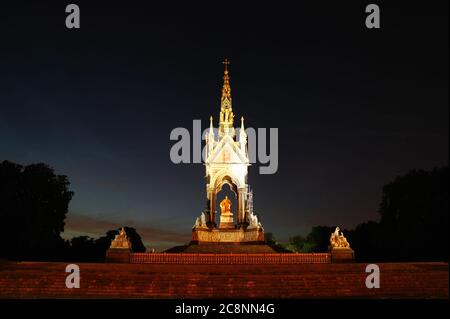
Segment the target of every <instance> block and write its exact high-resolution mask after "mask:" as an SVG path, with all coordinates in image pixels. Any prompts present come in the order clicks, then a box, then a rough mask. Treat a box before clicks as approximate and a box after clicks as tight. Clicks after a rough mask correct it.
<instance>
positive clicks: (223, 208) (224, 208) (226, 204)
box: [220, 196, 231, 214]
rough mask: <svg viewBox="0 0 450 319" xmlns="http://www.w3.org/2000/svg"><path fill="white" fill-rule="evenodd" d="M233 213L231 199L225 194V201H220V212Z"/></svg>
mask: <svg viewBox="0 0 450 319" xmlns="http://www.w3.org/2000/svg"><path fill="white" fill-rule="evenodd" d="M224 213H225V214H226V213H228V214H231V200H229V199H228V196H225V198H224V199H223V201H221V202H220V214H224Z"/></svg>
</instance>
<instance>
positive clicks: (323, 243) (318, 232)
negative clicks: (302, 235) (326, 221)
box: [306, 226, 336, 253]
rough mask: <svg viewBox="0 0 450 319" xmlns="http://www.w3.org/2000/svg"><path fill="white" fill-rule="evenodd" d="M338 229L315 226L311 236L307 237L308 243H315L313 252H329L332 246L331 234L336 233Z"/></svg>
mask: <svg viewBox="0 0 450 319" xmlns="http://www.w3.org/2000/svg"><path fill="white" fill-rule="evenodd" d="M335 228H336V227H329V226H315V227H313V228H312V230H311V232H310V233H309V235H308V236H307V237H306V241H307V242H309V243H313V244H314V246H313V247H312V251H313V252H316V253H317V252H318V253H321V252H326V251H328V246H329V245H330V234H331V233H332V232H334V229H335Z"/></svg>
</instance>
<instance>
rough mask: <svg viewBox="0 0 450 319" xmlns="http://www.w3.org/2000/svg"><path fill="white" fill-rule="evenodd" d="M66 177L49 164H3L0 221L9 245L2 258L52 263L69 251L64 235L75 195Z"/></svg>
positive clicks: (0, 187)
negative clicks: (47, 260)
mask: <svg viewBox="0 0 450 319" xmlns="http://www.w3.org/2000/svg"><path fill="white" fill-rule="evenodd" d="M69 185H70V183H69V181H68V179H67V177H66V176H64V175H56V174H55V172H54V170H53V169H52V168H50V167H49V166H47V165H45V164H32V165H28V166H22V165H18V164H15V163H12V162H9V161H3V162H2V163H0V220H1V221H2V225H3V227H2V232H3V238H8V244H7V245H4V246H3V247H2V249H1V250H0V256H2V257H7V258H11V259H52V258H54V257H55V256H60V255H61V253H62V252H63V251H64V249H65V248H66V247H67V245H66V243H65V242H64V240H63V239H62V238H61V236H60V233H61V232H63V231H64V219H65V218H66V214H67V210H68V205H69V202H70V200H71V199H72V196H73V192H71V191H70V190H69Z"/></svg>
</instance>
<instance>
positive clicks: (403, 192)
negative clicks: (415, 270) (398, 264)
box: [380, 166, 449, 260]
mask: <svg viewBox="0 0 450 319" xmlns="http://www.w3.org/2000/svg"><path fill="white" fill-rule="evenodd" d="M380 214H381V223H380V224H381V228H382V230H383V234H382V235H383V237H381V238H380V239H381V240H383V241H384V242H385V245H384V247H383V249H384V254H385V256H386V258H388V259H392V260H393V259H396V260H448V253H449V251H448V235H449V218H448V217H449V169H448V166H447V167H443V168H439V169H434V170H432V171H429V172H426V171H423V170H413V171H410V172H409V173H407V174H406V175H404V176H400V177H397V178H396V179H395V180H394V181H393V182H391V183H389V184H387V185H385V186H384V187H383V198H382V201H381V205H380Z"/></svg>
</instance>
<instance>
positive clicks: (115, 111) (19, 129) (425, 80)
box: [0, 1, 449, 248]
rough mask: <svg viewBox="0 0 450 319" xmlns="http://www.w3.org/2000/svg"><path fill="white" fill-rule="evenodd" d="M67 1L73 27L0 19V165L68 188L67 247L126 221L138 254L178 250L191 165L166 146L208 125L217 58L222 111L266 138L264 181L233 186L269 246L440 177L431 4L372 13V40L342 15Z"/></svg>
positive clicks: (442, 65)
mask: <svg viewBox="0 0 450 319" xmlns="http://www.w3.org/2000/svg"><path fill="white" fill-rule="evenodd" d="M77 3H78V4H79V5H80V8H81V29H80V30H68V29H66V28H65V25H64V21H65V16H66V13H65V12H64V9H65V4H62V3H61V4H58V5H55V4H53V5H48V4H45V3H41V2H39V3H24V4H15V5H8V6H11V7H4V8H3V9H2V10H1V13H0V21H1V22H0V34H1V43H0V47H1V53H0V57H1V58H0V160H3V159H8V160H11V161H16V162H19V163H21V164H29V163H34V162H45V163H48V164H49V165H51V166H52V167H54V168H55V170H56V171H57V172H58V173H59V174H65V175H68V177H69V179H70V181H71V188H72V190H73V191H74V192H75V196H74V198H73V200H72V202H71V204H70V213H69V215H68V220H67V226H66V236H69V237H70V236H72V235H75V234H76V235H78V234H88V235H91V236H95V237H96V236H99V235H102V234H104V233H105V232H106V231H107V230H109V229H112V228H117V227H119V226H122V225H124V224H126V225H129V226H134V227H136V228H137V230H138V232H139V233H141V234H142V235H143V237H144V239H145V241H146V243H147V245H148V246H149V247H158V248H160V247H167V246H171V245H174V244H177V243H180V242H185V241H188V240H189V238H190V230H191V226H192V225H193V223H194V220H195V218H196V217H197V216H198V215H199V214H200V212H201V210H202V209H203V206H204V203H205V193H204V190H205V186H204V179H203V177H204V167H203V166H202V165H201V164H183V165H175V164H173V163H172V162H171V161H170V158H169V151H170V148H171V146H172V145H173V143H174V142H172V141H170V140H169V134H170V132H171V130H172V129H173V128H175V127H186V128H188V129H189V130H190V131H192V120H193V119H201V120H202V124H203V127H204V128H206V126H207V125H208V119H209V116H210V115H213V116H214V117H215V118H217V116H218V113H219V110H220V90H221V85H222V82H221V81H222V78H221V77H222V72H223V69H222V64H221V63H220V62H221V61H222V59H223V58H224V57H228V58H229V59H231V61H232V64H231V65H230V72H231V87H232V96H233V110H234V112H235V114H236V116H237V117H238V118H240V116H241V115H243V116H245V118H246V125H248V126H251V127H265V128H269V127H276V128H278V129H279V138H280V140H279V170H278V172H277V173H276V174H275V175H259V174H258V165H254V166H252V167H250V174H249V183H250V184H251V185H252V186H253V189H254V200H255V210H256V212H257V213H259V215H260V216H261V220H262V222H263V225H264V226H265V230H266V231H270V232H273V233H274V234H275V237H276V238H279V239H281V240H286V239H288V238H289V236H292V235H295V234H303V235H305V234H307V232H308V231H309V230H310V228H311V227H312V226H315V225H336V224H339V225H341V226H342V227H343V228H351V227H354V226H355V225H357V224H358V223H360V222H364V221H367V220H369V219H372V220H374V219H377V218H378V213H377V209H378V204H379V202H380V200H381V190H382V186H383V184H385V183H386V182H388V181H390V180H392V179H393V178H395V176H396V175H399V174H404V173H406V172H407V171H408V170H409V169H413V168H423V169H429V168H432V167H435V166H441V165H448V159H449V157H448V155H449V148H448V145H449V109H448V105H449V104H448V53H449V52H448V4H447V3H446V2H437V1H436V2H435V3H434V4H428V3H427V4H426V5H425V4H423V5H421V6H414V5H405V4H404V3H403V4H402V3H400V2H399V3H397V4H396V5H394V4H389V5H388V4H382V3H381V4H380V7H381V11H382V27H381V29H380V30H368V29H366V28H365V26H364V20H365V15H366V14H365V13H364V8H365V3H357V2H355V3H353V4H352V3H346V4H342V3H341V2H340V3H338V4H337V3H335V4H322V5H317V6H316V7H310V6H306V5H302V4H300V5H299V6H298V7H296V8H284V9H278V8H265V7H250V8H242V7H228V8H227V9H224V8H223V7H208V8H206V7H204V6H202V7H192V6H190V7H177V6H175V7H172V8H159V7H150V6H148V5H147V7H145V6H144V5H143V4H141V3H140V2H135V3H133V4H130V3H128V2H127V3H125V2H121V3H111V2H105V3H104V4H103V5H101V4H97V5H92V4H89V2H87V3H84V2H77ZM408 3H409V2H408ZM3 6H5V5H3Z"/></svg>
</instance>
